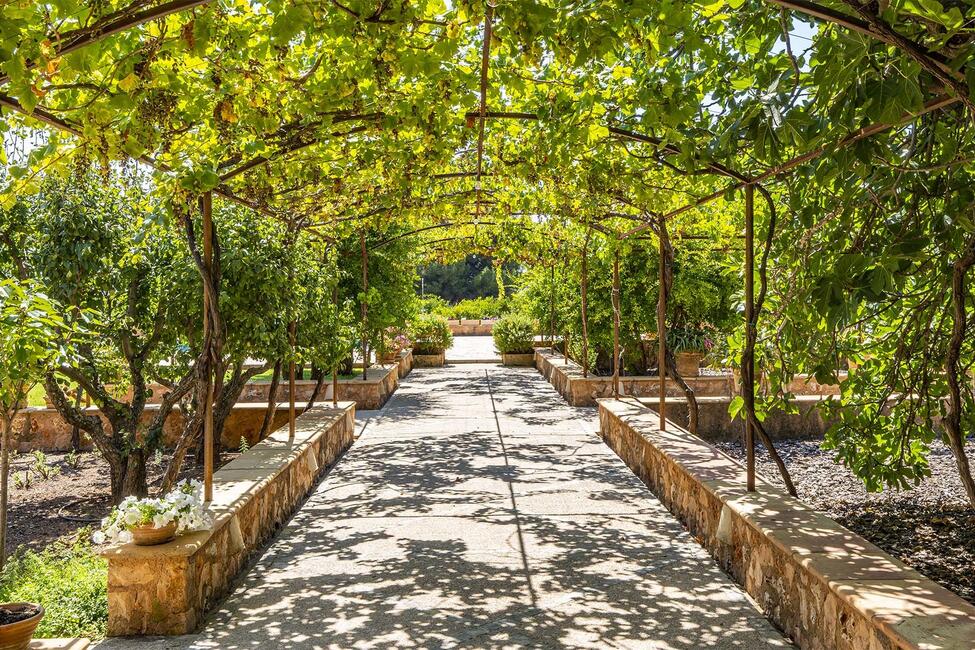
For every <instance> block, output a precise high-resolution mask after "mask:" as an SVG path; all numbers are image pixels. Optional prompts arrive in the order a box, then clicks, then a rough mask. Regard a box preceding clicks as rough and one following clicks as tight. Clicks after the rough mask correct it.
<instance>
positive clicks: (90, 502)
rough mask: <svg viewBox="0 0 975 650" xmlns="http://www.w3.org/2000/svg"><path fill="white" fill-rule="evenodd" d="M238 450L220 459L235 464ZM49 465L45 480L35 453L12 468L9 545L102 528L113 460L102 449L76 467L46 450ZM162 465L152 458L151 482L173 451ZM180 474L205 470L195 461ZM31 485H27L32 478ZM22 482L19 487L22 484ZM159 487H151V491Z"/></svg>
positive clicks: (80, 458)
mask: <svg viewBox="0 0 975 650" xmlns="http://www.w3.org/2000/svg"><path fill="white" fill-rule="evenodd" d="M237 455H239V454H237V453H225V454H222V455H221V462H222V463H226V462H230V461H231V460H233V458H235V457H236V456H237ZM45 457H46V458H45V462H44V465H45V466H46V467H47V468H49V469H47V470H46V471H47V472H48V473H50V474H51V478H48V479H46V480H45V479H43V478H42V473H43V472H44V471H45V470H43V469H40V468H39V467H37V465H38V461H37V459H36V458H35V457H34V455H33V454H30V453H21V454H17V455H16V456H15V457H14V460H13V462H12V463H11V470H10V501H9V509H8V515H7V522H8V528H7V535H8V537H7V539H8V542H7V548H9V549H10V550H11V551H12V550H14V549H16V548H17V547H19V546H21V545H25V546H27V547H28V548H31V549H34V550H40V549H41V548H43V547H44V546H46V545H47V544H49V543H51V542H52V541H54V540H55V539H58V538H60V537H65V536H69V535H73V534H74V533H75V532H76V531H77V530H78V529H79V528H83V527H85V526H97V525H98V523H99V522H100V521H101V519H102V518H103V517H104V516H105V515H107V514H108V511H109V510H110V509H111V508H110V494H111V490H110V483H109V478H108V464H107V463H106V462H105V461H104V460H102V458H101V456H99V455H98V454H97V452H93V451H88V452H82V453H80V454H78V455H77V467H75V464H74V463H73V462H69V460H70V459H69V455H68V454H67V453H48V454H45ZM161 460H162V463H159V462H156V461H154V460H150V463H149V480H150V481H153V482H155V484H156V485H158V480H159V479H160V478H161V477H162V473H163V471H165V469H166V466H167V464H168V463H169V455H168V454H166V455H164V456H162V457H161ZM180 476H181V478H191V477H192V478H202V477H203V468H202V467H200V466H197V465H196V464H195V463H194V462H193V459H192V458H190V459H188V460H187V461H186V462H185V463H184V464H183V470H182V472H181V473H180ZM28 478H29V480H30V485H29V487H24V485H25V484H26V481H27V479H28ZM18 486H19V487H18ZM153 487H155V485H150V490H152V489H153Z"/></svg>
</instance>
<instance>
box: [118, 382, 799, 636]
mask: <svg viewBox="0 0 975 650" xmlns="http://www.w3.org/2000/svg"><path fill="white" fill-rule="evenodd" d="M596 429H597V422H596V413H595V410H594V409H578V408H571V407H568V406H566V405H565V404H564V402H563V401H562V399H561V398H560V397H559V396H558V395H557V394H556V393H555V391H554V390H553V389H552V388H551V387H550V386H549V385H548V384H547V383H546V382H545V381H544V380H543V379H542V378H541V377H540V376H539V375H538V374H537V373H536V372H535V371H534V370H533V369H530V368H524V369H506V368H501V367H498V366H488V365H465V366H455V367H451V368H444V369H418V370H415V371H414V372H413V374H411V375H410V377H409V379H408V380H407V381H405V382H404V383H403V385H402V387H401V388H400V390H399V391H398V392H397V393H396V395H395V396H394V397H393V398H392V399H391V400H390V402H389V403H388V404H387V405H386V407H385V408H384V409H382V410H381V411H375V412H372V413H371V414H368V415H366V418H365V424H364V426H363V427H362V435H361V437H360V438H359V440H358V441H357V442H356V443H355V445H354V446H353V447H352V449H351V450H350V452H349V453H348V454H347V455H346V456H345V457H344V458H343V459H342V460H341V461H340V462H339V463H338V465H337V466H336V467H335V469H334V470H333V471H332V472H331V473H330V474H329V475H328V476H327V477H326V478H325V480H324V481H323V482H322V483H321V484H320V485H319V486H318V488H317V489H316V490H315V492H314V493H313V494H312V496H311V497H310V499H309V500H308V502H307V503H306V504H305V505H304V507H303V508H302V509H301V510H300V511H299V512H298V514H297V515H296V516H295V517H294V519H293V520H292V521H291V522H290V523H289V524H288V526H287V527H286V528H285V529H284V530H282V531H281V533H280V535H279V536H278V538H277V540H276V541H275V542H274V543H273V544H272V545H271V546H270V547H269V548H268V550H267V551H266V552H265V553H264V555H263V557H261V558H260V559H259V561H258V562H257V564H256V566H254V567H253V568H252V569H251V570H250V572H249V573H248V574H247V576H246V577H245V578H244V580H243V582H242V584H241V585H240V586H239V588H238V589H237V590H236V591H235V592H234V593H233V594H232V595H231V596H230V597H229V598H228V599H227V600H226V601H225V602H224V603H223V604H222V605H221V606H220V608H219V611H218V612H217V613H216V614H215V615H213V616H212V617H211V618H210V620H209V621H208V623H207V624H206V626H205V628H204V630H203V631H202V632H201V633H200V634H199V635H197V636H194V637H192V638H188V637H184V638H180V639H167V640H158V641H154V642H152V643H153V644H154V645H147V644H146V642H144V641H143V642H139V647H158V648H187V647H188V648H224V649H234V648H370V647H387V648H388V647H424V648H440V647H474V648H501V647H505V648H509V647H531V648H539V647H544V648H558V647H572V648H575V647H591V648H606V647H611V648H661V649H673V648H687V649H691V648H712V647H713V648H743V649H748V650H753V649H758V648H782V647H790V646H789V644H788V643H787V642H786V641H785V640H783V638H782V636H781V635H780V634H779V633H778V632H777V631H776V630H775V629H774V628H773V627H772V625H771V624H770V623H769V622H768V621H767V620H766V619H765V618H764V617H763V616H762V615H761V613H760V612H759V611H757V610H756V608H755V607H754V605H753V604H752V603H751V602H750V601H749V600H748V599H747V598H746V597H745V596H744V594H743V593H742V591H741V590H740V589H739V588H738V587H737V586H736V585H734V584H733V583H732V581H731V580H730V579H729V578H728V577H727V576H726V575H724V574H723V573H722V572H721V571H720V570H719V569H718V568H717V566H716V565H715V564H714V563H713V562H712V560H711V558H710V557H709V556H708V555H707V554H706V553H705V552H704V550H703V549H702V548H701V547H700V546H698V545H697V544H696V543H695V542H694V541H693V540H692V539H691V538H690V537H689V536H688V535H687V534H686V533H685V532H684V531H683V530H682V528H681V526H680V525H679V524H678V523H677V522H676V521H675V520H674V519H673V518H672V517H671V516H670V515H669V513H668V512H667V511H666V510H665V509H664V508H663V507H662V506H661V505H660V504H659V502H658V501H657V500H656V498H655V497H654V496H653V495H652V494H651V493H650V492H649V491H648V490H647V489H646V488H645V487H644V486H643V484H642V483H641V482H640V481H639V480H638V479H637V478H636V477H634V476H633V475H632V474H631V473H630V471H629V470H628V469H627V468H626V467H625V466H624V465H623V463H622V462H621V461H620V460H619V459H618V458H617V457H616V456H615V454H613V453H612V452H611V451H610V450H609V449H608V448H607V447H605V446H604V445H603V443H602V442H601V441H600V439H599V438H598V436H597V435H596V433H595V431H596ZM131 643H133V647H134V645H135V642H131ZM123 646H125V647H127V646H126V644H125V642H119V641H115V642H111V643H109V644H107V647H112V648H115V647H123Z"/></svg>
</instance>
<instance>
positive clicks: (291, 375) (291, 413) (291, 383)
mask: <svg viewBox="0 0 975 650" xmlns="http://www.w3.org/2000/svg"><path fill="white" fill-rule="evenodd" d="M297 327H298V323H296V322H295V321H291V322H290V323H289V324H288V341H289V343H290V344H291V362H290V363H289V364H288V437H289V438H290V439H292V440H294V437H295V360H294V354H295V342H296V339H297Z"/></svg>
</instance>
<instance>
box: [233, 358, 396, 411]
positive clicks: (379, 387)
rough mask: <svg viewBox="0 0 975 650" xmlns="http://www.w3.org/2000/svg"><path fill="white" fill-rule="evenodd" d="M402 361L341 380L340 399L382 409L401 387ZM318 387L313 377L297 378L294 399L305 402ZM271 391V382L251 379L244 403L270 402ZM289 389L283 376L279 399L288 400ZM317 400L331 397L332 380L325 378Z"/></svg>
mask: <svg viewBox="0 0 975 650" xmlns="http://www.w3.org/2000/svg"><path fill="white" fill-rule="evenodd" d="M400 367H401V361H397V362H396V363H395V364H387V365H384V366H378V365H377V366H369V370H368V372H367V373H366V377H368V379H362V377H357V378H352V379H339V381H338V393H339V394H338V399H339V401H348V402H355V404H356V408H357V409H358V410H360V411H369V410H374V409H378V408H382V406H383V404H385V403H386V400H388V399H389V397H390V396H391V395H392V394H393V393H394V392H395V391H396V389H397V388H398V387H399V378H400ZM314 390H315V382H314V381H313V380H311V379H299V380H296V381H295V401H296V402H297V403H299V404H301V403H305V402H307V401H308V399H309V398H311V395H312V393H313V392H314ZM270 392H271V382H270V381H252V382H250V383H248V384H247V385H246V386H245V387H244V390H243V391H241V393H240V401H241V402H264V403H267V398H268V395H269V394H270ZM289 394H290V391H289V390H288V382H287V380H286V379H283V380H282V381H281V383H280V384H278V395H277V398H278V401H281V402H288V401H289V400H290V398H289ZM318 399H319V400H320V401H322V402H325V401H329V400H331V399H332V382H330V381H326V382H325V384H323V385H322V392H321V394H320V395H319V397H318Z"/></svg>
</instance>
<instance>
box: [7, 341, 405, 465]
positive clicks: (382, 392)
mask: <svg viewBox="0 0 975 650" xmlns="http://www.w3.org/2000/svg"><path fill="white" fill-rule="evenodd" d="M412 370H413V354H412V352H411V351H405V352H403V353H401V354H400V357H399V359H398V360H397V362H396V363H395V364H390V365H388V366H385V367H383V366H371V367H370V368H369V379H367V380H365V381H364V380H362V379H340V380H339V394H338V399H339V401H340V402H341V401H349V402H355V404H356V409H357V410H360V411H365V410H374V409H379V408H382V406H383V405H384V404H385V403H386V402H387V401H388V400H389V398H390V397H391V396H392V394H393V393H394V392H396V389H397V388H398V387H399V380H400V378H402V377H406V376H407V375H408V374H409V373H410V371H412ZM270 388H271V384H270V382H267V381H258V382H251V383H249V384H248V385H247V386H246V387H245V388H244V390H243V391H242V392H241V395H240V401H238V403H237V404H235V405H234V406H233V408H232V409H231V412H230V415H229V416H228V417H227V421H226V423H225V425H224V429H223V434H222V435H221V439H220V441H221V443H222V444H223V446H224V447H227V448H230V449H237V448H238V447H239V446H240V439H241V438H244V439H245V440H247V443H248V444H249V445H253V444H254V443H255V442H257V436H258V434H259V433H260V430H261V425H262V424H263V423H264V412H265V410H266V409H267V398H268V393H269V392H270ZM314 390H315V382H314V381H311V380H298V381H296V382H295V395H296V399H297V402H296V406H297V409H298V410H297V412H298V413H301V412H302V411H303V410H304V407H305V405H306V404H307V403H308V400H309V399H310V398H311V394H312V392H313V391H314ZM331 401H332V384H331V382H326V383H325V384H324V385H323V386H322V391H321V394H320V395H319V396H318V402H319V403H322V404H324V403H326V402H331ZM158 410H159V405H158V404H152V403H150V404H146V408H145V412H144V413H143V415H142V419H141V423H142V424H143V425H148V424H149V422H150V421H151V419H152V418H153V417H154V416H155V414H156V412H157V411H158ZM85 413H87V414H88V415H99V416H100V411H99V410H98V408H97V407H94V406H92V407H89V408H87V409H85ZM103 419H104V418H103ZM287 421H288V382H287V381H282V382H281V384H280V385H279V386H278V409H277V411H276V412H275V414H274V419H273V420H272V423H271V424H272V430H273V429H276V428H277V427H280V426H284V424H285V423H286V422H287ZM185 424H186V416H185V414H184V413H183V412H182V411H180V410H179V409H173V411H172V413H170V415H169V417H168V418H167V419H166V425H165V427H164V428H163V442H164V444H165V445H166V446H170V445H173V444H175V442H176V440H177V439H178V438H179V435H180V433H182V430H183V426H184V425H185ZM106 425H107V422H106ZM13 430H14V439H15V441H16V444H17V449H18V451H20V452H22V453H28V452H30V451H33V450H35V449H38V450H40V451H44V452H52V451H68V450H70V449H71V430H72V426H71V425H70V424H69V423H68V422H67V421H66V420H65V419H64V418H63V417H61V414H60V413H58V411H57V409H54V408H51V407H31V408H27V409H24V410H22V411H21V412H20V413H19V414H18V416H17V418H16V419H15V420H14V427H13ZM81 439H82V449H85V450H90V449H92V444H91V441H90V440H88V438H87V436H85V435H84V433H82V436H81Z"/></svg>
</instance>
